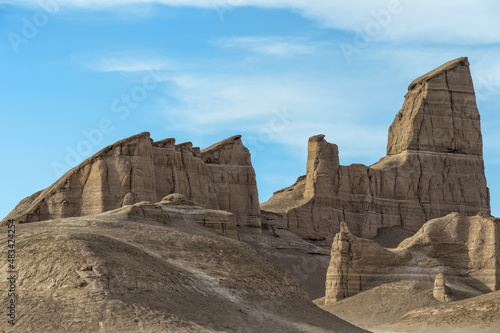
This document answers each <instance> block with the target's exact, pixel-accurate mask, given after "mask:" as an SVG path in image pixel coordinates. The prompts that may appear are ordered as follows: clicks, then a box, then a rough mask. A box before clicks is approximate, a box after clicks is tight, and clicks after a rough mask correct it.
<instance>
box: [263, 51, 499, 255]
mask: <svg viewBox="0 0 500 333" xmlns="http://www.w3.org/2000/svg"><path fill="white" fill-rule="evenodd" d="M261 210H262V223H263V224H271V225H278V226H281V227H285V228H288V229H289V230H291V231H293V232H295V233H297V234H298V235H300V236H301V237H302V238H304V239H307V240H312V241H315V242H316V243H318V244H324V245H329V244H331V242H332V240H333V235H334V234H335V233H336V232H338V231H339V225H340V222H341V221H345V222H346V223H347V225H348V227H349V229H350V230H351V232H352V233H353V234H354V235H357V236H361V237H365V238H373V237H375V236H376V235H377V233H378V232H380V231H381V230H384V229H383V228H389V227H395V226H397V227H401V228H403V229H404V230H408V231H410V232H416V231H417V230H418V229H419V228H420V227H421V226H422V225H423V224H424V223H425V222H426V221H428V220H430V219H433V218H437V217H441V216H445V215H447V214H449V213H451V212H459V213H461V214H464V215H475V214H476V213H478V212H486V213H489V212H490V199H489V190H488V188H487V186H486V177H485V174H484V162H483V157H482V136H481V128H480V116H479V111H478V109H477V105H476V99H475V93H474V87H473V83H472V78H471V74H470V71H469V62H468V60H467V58H459V59H456V60H454V61H451V62H449V63H447V64H445V65H443V66H441V67H439V68H437V69H435V70H433V71H431V72H430V73H428V74H426V75H424V76H422V77H420V78H418V79H417V80H415V81H414V82H413V83H412V84H411V85H410V86H409V88H408V93H407V94H406V96H405V101H404V104H403V108H402V109H401V110H400V111H399V113H398V114H397V115H396V118H395V120H394V122H393V123H392V125H391V127H390V129H389V138H388V144H387V156H386V157H384V158H382V159H381V160H380V161H379V162H377V163H375V164H374V165H372V166H369V167H368V166H365V165H362V164H352V165H350V166H343V165H340V163H339V156H338V147H337V146H336V145H335V144H331V143H328V142H327V141H326V140H325V139H324V135H317V136H313V137H311V138H310V139H309V147H308V157H307V168H306V175H305V176H302V177H299V179H298V180H297V182H296V183H295V184H294V185H292V186H290V187H288V188H286V189H284V190H281V191H278V192H276V193H275V194H274V195H273V197H272V198H271V199H270V200H269V201H267V202H265V203H263V204H261Z"/></svg>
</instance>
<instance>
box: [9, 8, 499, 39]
mask: <svg viewBox="0 0 500 333" xmlns="http://www.w3.org/2000/svg"><path fill="white" fill-rule="evenodd" d="M47 1H54V2H57V3H58V4H59V5H60V6H61V7H74V8H86V9H93V10H101V9H120V6H123V5H134V4H140V5H145V4H164V5H169V6H191V7H198V8H207V9H218V8H219V9H220V8H237V7H248V6H251V7H261V8H282V9H291V10H294V11H297V12H299V13H301V14H302V15H304V16H305V17H308V18H310V19H312V20H315V21H317V22H318V23H319V24H320V25H322V26H324V27H325V28H334V29H341V30H345V31H350V32H353V33H355V34H357V33H367V34H368V35H370V31H372V32H373V31H374V29H375V30H377V29H378V30H382V33H380V34H378V33H377V34H376V35H377V37H376V39H377V40H385V41H399V42H409V41H420V42H431V43H432V42H439V43H457V44H463V45H477V44H481V43H498V42H500V20H498V16H499V13H500V2H498V1H496V0H482V1H475V2H474V1H470V0H442V1H435V0H420V1H404V0H386V1H382V2H380V1H372V0H358V1H331V0H316V1H314V2H311V1H305V0H238V1H235V0H47ZM39 2H40V1H39V0H16V1H13V0H0V4H6V3H7V4H16V5H25V6H31V7H37V8H39V7H38V5H39Z"/></svg>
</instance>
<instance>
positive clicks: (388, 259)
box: [325, 213, 500, 304]
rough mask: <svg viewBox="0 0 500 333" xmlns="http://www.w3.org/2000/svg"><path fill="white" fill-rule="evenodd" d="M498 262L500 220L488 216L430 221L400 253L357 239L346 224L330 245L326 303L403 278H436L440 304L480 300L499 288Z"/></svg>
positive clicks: (499, 254)
mask: <svg viewBox="0 0 500 333" xmlns="http://www.w3.org/2000/svg"><path fill="white" fill-rule="evenodd" d="M499 262H500V219H495V218H493V217H490V216H486V215H484V214H478V215H477V216H474V217H465V216H463V215H460V214H458V213H452V214H449V215H447V216H445V217H442V218H438V219H434V220H431V221H429V222H427V223H426V224H424V225H423V226H422V228H421V229H420V230H419V231H418V232H417V233H416V234H415V235H414V236H412V237H410V238H407V239H405V240H404V241H403V242H401V244H400V245H399V246H398V247H397V248H396V249H386V248H383V247H382V246H380V245H378V244H377V243H375V242H373V241H371V240H368V239H364V238H359V237H356V236H354V235H353V234H352V233H351V232H350V231H349V229H348V227H347V225H346V224H345V223H343V224H342V227H341V231H340V232H339V233H337V234H336V235H335V238H334V241H333V244H332V252H331V261H330V265H329V267H328V272H327V277H326V299H325V303H326V304H328V303H332V302H336V301H339V300H342V299H344V298H346V297H350V296H353V295H355V294H357V293H359V292H361V291H365V290H369V289H371V288H374V287H376V286H380V285H383V284H386V283H391V282H397V281H405V280H411V281H429V282H433V283H434V282H435V279H436V280H437V282H436V285H437V286H438V288H437V290H436V292H437V291H439V295H438V296H439V297H441V299H440V300H442V301H445V300H456V299H463V298H468V297H472V296H477V295H480V294H482V293H487V292H491V291H496V290H499V289H500V264H499ZM439 274H443V276H446V285H445V280H444V277H442V278H441V277H440V276H439ZM436 276H438V277H436ZM440 279H441V280H442V281H439V280H440ZM445 287H446V289H445ZM440 288H441V290H439V289H440ZM445 296H446V297H445Z"/></svg>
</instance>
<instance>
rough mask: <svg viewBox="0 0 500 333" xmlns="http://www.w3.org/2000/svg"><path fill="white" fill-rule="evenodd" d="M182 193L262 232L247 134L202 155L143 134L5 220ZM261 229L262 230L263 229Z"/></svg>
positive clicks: (89, 211)
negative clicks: (232, 215) (244, 138)
mask: <svg viewBox="0 0 500 333" xmlns="http://www.w3.org/2000/svg"><path fill="white" fill-rule="evenodd" d="M172 193H179V194H182V195H185V196H186V197H188V198H189V199H191V200H193V201H195V202H196V203H198V204H200V205H201V206H203V207H205V208H209V209H216V210H226V211H229V212H231V213H234V214H235V216H236V222H237V224H238V225H239V226H244V227H252V228H259V227H260V216H259V212H260V211H259V199H258V192H257V185H256V180H255V171H254V169H253V167H252V164H251V161H250V153H249V151H248V149H247V148H245V146H243V144H242V142H241V136H234V137H231V138H229V139H226V140H224V141H221V142H219V143H217V144H215V145H213V146H211V147H208V148H206V149H204V150H202V151H200V149H199V148H196V147H193V145H192V143H191V142H186V143H181V144H178V145H175V139H165V140H161V141H158V142H153V140H151V139H150V135H149V133H147V132H145V133H141V134H138V135H134V136H132V137H130V138H127V139H124V140H121V141H118V142H116V143H115V144H113V145H111V146H108V147H106V148H104V149H103V150H101V151H100V152H98V153H97V154H95V155H94V156H92V157H90V158H88V159H86V160H85V161H84V162H82V163H81V164H80V165H78V166H77V167H75V168H73V169H71V170H70V171H68V172H67V173H66V174H65V175H64V176H62V177H61V178H60V179H59V180H58V181H56V182H55V183H54V184H52V185H51V186H50V187H48V188H47V189H45V190H43V191H40V192H37V193H35V194H33V195H32V196H30V197H28V198H25V199H24V200H22V201H21V202H20V203H19V204H18V205H17V207H16V208H15V209H14V210H13V211H12V212H11V213H10V214H9V215H8V216H7V217H6V218H5V219H4V220H3V221H2V222H3V223H5V221H6V220H7V219H10V218H12V219H16V220H17V221H23V222H35V221H43V220H49V219H54V218H64V217H76V216H87V215H93V214H99V213H102V212H106V211H109V210H113V209H116V208H119V207H122V206H125V205H132V204H134V203H138V202H142V201H149V202H159V201H161V199H162V198H163V197H165V196H167V195H169V194H172ZM259 230H260V229H259Z"/></svg>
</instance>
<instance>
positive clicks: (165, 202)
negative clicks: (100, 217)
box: [104, 193, 238, 239]
mask: <svg viewBox="0 0 500 333" xmlns="http://www.w3.org/2000/svg"><path fill="white" fill-rule="evenodd" d="M104 214H105V216H107V215H112V216H120V217H121V218H126V219H149V220H153V221H156V222H159V223H162V224H167V225H168V224H170V223H173V222H175V223H185V224H189V223H191V224H192V223H196V224H200V225H203V226H204V227H206V228H208V229H210V230H211V231H213V232H214V233H216V234H218V235H221V236H225V237H229V238H233V239H238V231H237V225H236V216H235V215H234V214H233V213H230V212H227V211H224V210H214V209H207V208H205V207H201V206H200V205H198V204H196V203H195V202H194V201H192V200H189V199H188V198H187V197H186V196H184V195H182V194H179V193H172V194H169V195H167V196H166V197H165V198H163V199H162V201H161V202H158V203H150V202H139V203H136V204H134V205H129V206H126V207H123V208H118V209H115V210H112V211H109V212H106V213H104Z"/></svg>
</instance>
